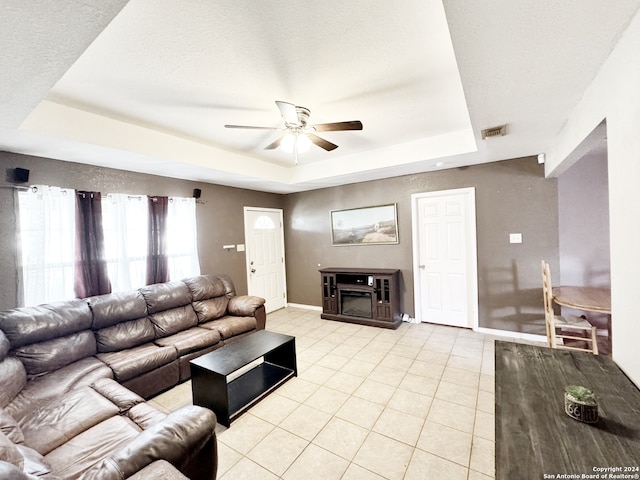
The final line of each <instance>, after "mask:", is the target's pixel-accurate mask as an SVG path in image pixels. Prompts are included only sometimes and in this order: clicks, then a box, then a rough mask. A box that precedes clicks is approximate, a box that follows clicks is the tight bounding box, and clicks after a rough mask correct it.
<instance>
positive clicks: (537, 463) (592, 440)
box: [495, 341, 640, 480]
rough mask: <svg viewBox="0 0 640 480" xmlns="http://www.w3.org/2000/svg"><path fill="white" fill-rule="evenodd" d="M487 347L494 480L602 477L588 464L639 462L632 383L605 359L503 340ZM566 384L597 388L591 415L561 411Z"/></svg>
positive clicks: (637, 404) (638, 414) (639, 411)
mask: <svg viewBox="0 0 640 480" xmlns="http://www.w3.org/2000/svg"><path fill="white" fill-rule="evenodd" d="M495 348H496V353H495V355H496V367H495V368H496V380H495V381H496V400H495V401H496V477H495V478H496V480H512V479H514V478H522V479H524V478H527V479H529V478H530V479H536V480H537V479H542V478H558V477H557V475H558V474H565V475H578V477H567V478H597V477H582V475H595V474H597V473H601V475H600V478H604V476H603V475H602V472H598V471H596V470H594V468H605V467H619V468H622V469H623V468H625V467H628V468H631V469H637V468H639V467H640V391H639V390H638V388H637V387H636V386H635V385H634V384H633V383H632V382H631V381H630V380H629V379H628V378H627V377H626V376H625V375H624V373H623V372H622V371H621V370H620V368H619V367H618V366H617V365H616V364H615V363H614V362H613V361H612V360H611V359H609V358H606V357H603V356H597V355H591V354H589V353H584V352H572V351H567V350H557V349H551V348H547V347H537V346H532V345H524V344H518V343H511V342H503V341H496V346H495ZM571 384H574V385H583V386H585V387H587V388H591V389H592V390H593V391H594V393H595V394H596V395H597V396H598V399H599V402H598V403H599V405H598V408H599V412H600V420H599V421H598V423H596V424H594V425H588V424H585V423H580V422H578V421H576V420H573V419H572V418H570V417H569V416H568V415H566V414H565V413H564V397H563V395H564V388H565V387H566V386H567V385H571ZM621 472H622V473H625V472H624V471H623V470H620V471H618V473H621ZM626 473H628V474H631V475H634V474H640V472H639V471H638V470H628V471H627V472H626ZM545 474H546V475H548V476H545ZM550 475H553V476H550ZM607 475H608V473H607ZM606 478H609V477H608V476H607V477H606Z"/></svg>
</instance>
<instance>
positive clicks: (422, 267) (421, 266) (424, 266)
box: [418, 265, 427, 270]
mask: <svg viewBox="0 0 640 480" xmlns="http://www.w3.org/2000/svg"><path fill="white" fill-rule="evenodd" d="M418 266H419V267H420V268H421V269H422V270H424V269H425V268H427V266H426V265H418Z"/></svg>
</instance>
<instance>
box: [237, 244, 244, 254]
mask: <svg viewBox="0 0 640 480" xmlns="http://www.w3.org/2000/svg"><path fill="white" fill-rule="evenodd" d="M236 251H237V252H244V243H239V244H238V246H237V247H236Z"/></svg>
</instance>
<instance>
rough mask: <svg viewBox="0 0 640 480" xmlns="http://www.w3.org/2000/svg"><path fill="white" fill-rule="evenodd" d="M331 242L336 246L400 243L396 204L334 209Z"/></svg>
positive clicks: (332, 212)
mask: <svg viewBox="0 0 640 480" xmlns="http://www.w3.org/2000/svg"><path fill="white" fill-rule="evenodd" d="M331 243H332V245H335V246H343V245H380V244H387V243H389V244H392V243H398V219H397V215H396V204H395V203H391V204H388V205H378V206H374V207H363V208H352V209H348V210H332V211H331Z"/></svg>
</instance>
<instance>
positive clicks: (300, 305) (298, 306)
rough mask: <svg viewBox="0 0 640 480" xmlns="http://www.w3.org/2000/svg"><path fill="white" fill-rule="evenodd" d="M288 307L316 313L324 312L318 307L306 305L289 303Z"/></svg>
mask: <svg viewBox="0 0 640 480" xmlns="http://www.w3.org/2000/svg"><path fill="white" fill-rule="evenodd" d="M287 307H293V308H303V309H305V310H314V311H316V312H321V311H322V307H318V306H316V305H305V304H303V303H287Z"/></svg>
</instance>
